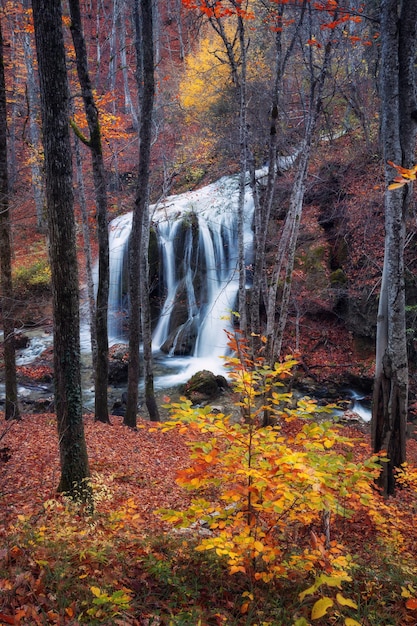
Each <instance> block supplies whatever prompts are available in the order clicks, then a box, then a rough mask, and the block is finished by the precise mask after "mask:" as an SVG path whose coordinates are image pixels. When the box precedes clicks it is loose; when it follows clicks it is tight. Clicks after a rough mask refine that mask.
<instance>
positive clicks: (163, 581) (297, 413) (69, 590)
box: [0, 336, 417, 626]
mask: <svg viewBox="0 0 417 626" xmlns="http://www.w3.org/2000/svg"><path fill="white" fill-rule="evenodd" d="M231 342H232V346H231V347H232V348H233V350H234V354H235V355H236V356H234V357H233V358H231V359H230V360H229V368H230V377H231V380H232V384H233V387H234V393H235V398H236V405H237V406H238V407H239V409H240V412H241V419H236V418H235V419H233V420H232V418H230V417H229V416H227V415H223V414H222V413H219V412H216V413H215V412H212V411H211V409H210V408H208V407H203V408H201V407H200V408H199V407H193V406H192V405H191V404H190V403H189V402H188V401H186V400H185V399H181V400H180V401H179V402H178V403H175V404H172V405H171V412H172V419H171V420H170V421H169V422H166V423H164V424H162V425H161V426H159V425H156V426H155V430H154V433H156V434H157V435H158V436H160V437H164V436H166V435H165V434H164V433H165V432H166V431H169V430H172V429H175V430H178V431H179V432H182V433H184V438H185V440H186V441H187V442H188V445H189V447H190V464H189V467H188V468H186V469H184V470H182V471H181V472H179V473H178V477H177V479H178V481H179V482H180V484H181V485H182V486H183V487H184V489H185V490H188V491H190V492H191V493H193V495H194V498H193V499H192V501H191V504H190V506H189V507H188V508H185V509H184V510H159V511H157V512H155V514H156V515H158V516H159V517H161V518H163V520H164V521H163V522H161V532H160V534H159V535H155V534H152V533H148V532H146V528H144V527H143V524H142V523H141V520H140V516H139V514H138V503H137V502H136V501H135V499H134V498H132V497H130V498H128V499H126V501H125V502H124V503H123V504H122V505H120V506H118V507H117V508H115V506H114V504H113V500H112V499H113V496H112V490H111V487H110V486H108V485H106V484H105V481H103V480H102V479H101V477H100V475H96V476H93V478H92V490H93V494H94V499H95V507H94V512H93V513H92V512H91V511H89V510H86V509H85V508H84V509H83V507H82V506H80V505H78V504H75V503H74V502H72V501H71V500H69V499H67V498H65V497H63V496H59V497H57V498H52V499H50V500H48V501H46V502H44V503H43V506H42V507H41V509H40V510H39V511H37V513H36V514H34V513H31V514H28V515H20V516H18V517H17V518H16V519H14V520H13V522H12V523H10V525H9V527H8V529H7V534H4V536H3V539H4V542H3V546H2V547H1V548H0V624H22V625H25V624H31V625H32V624H59V625H65V624H68V625H72V626H74V625H76V624H91V625H95V624H108V625H112V624H114V625H117V624H124V625H129V624H131V625H139V626H149V625H152V624H153V625H155V626H156V625H166V626H171V625H172V626H175V625H187V626H194V625H200V626H211V625H221V624H228V625H231V626H234V625H236V626H238V625H239V626H245V625H252V626H256V625H258V626H308V625H310V624H317V625H318V626H325V625H328V624H344V625H345V626H357V625H358V624H359V625H372V626H382V625H383V626H390V625H391V624H392V626H400V625H404V626H405V625H406V624H415V623H417V619H416V617H417V570H416V568H415V566H414V552H413V550H414V543H415V541H414V539H415V532H414V511H415V508H416V504H417V495H416V494H417V473H416V470H414V469H413V468H409V467H405V468H404V470H403V472H402V473H401V475H400V476H399V480H398V482H399V484H401V486H402V490H401V492H400V494H399V496H398V498H397V499H395V500H394V499H392V500H385V501H384V500H383V499H382V498H381V497H380V495H379V493H378V492H377V491H376V489H375V487H374V484H375V483H374V479H375V477H376V475H377V473H378V471H379V468H380V462H381V459H380V458H377V457H374V456H371V455H369V451H368V447H367V446H366V445H365V444H364V442H363V439H359V438H357V439H352V436H348V435H346V434H343V431H342V429H341V428H340V427H339V425H338V424H335V423H334V421H333V419H331V418H330V414H329V413H328V412H327V411H326V410H325V409H320V408H319V407H317V405H316V404H315V403H314V402H312V401H310V400H308V399H303V400H297V399H296V398H294V396H293V395H292V394H288V393H286V392H285V389H284V383H285V380H286V378H288V376H290V374H291V368H292V367H293V365H294V362H293V361H292V360H288V361H286V362H284V363H281V364H277V365H276V366H274V367H273V368H270V367H268V366H267V365H266V364H265V362H264V361H263V360H262V358H258V359H257V360H256V361H253V360H251V359H250V358H249V356H248V353H247V351H246V347H245V343H244V342H242V341H241V340H240V339H239V337H238V336H237V337H235V338H233V337H231ZM265 414H266V415H267V417H268V419H267V422H268V424H269V425H268V426H263V423H264V421H265ZM0 487H1V486H0ZM3 493H4V494H5V493H6V490H4V491H3ZM7 493H8V494H9V496H8V497H10V493H11V492H10V490H9V491H7ZM4 498H5V496H2V490H1V488H0V501H1V500H4ZM167 524H168V526H167ZM164 528H165V531H164Z"/></svg>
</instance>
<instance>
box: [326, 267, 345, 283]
mask: <svg viewBox="0 0 417 626" xmlns="http://www.w3.org/2000/svg"><path fill="white" fill-rule="evenodd" d="M346 283H347V277H346V274H345V273H344V271H343V270H342V269H340V268H339V269H337V270H335V271H334V272H332V273H331V274H330V284H331V286H332V287H343V286H344V285H346Z"/></svg>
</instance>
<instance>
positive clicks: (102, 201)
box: [69, 0, 110, 423]
mask: <svg viewBox="0 0 417 626" xmlns="http://www.w3.org/2000/svg"><path fill="white" fill-rule="evenodd" d="M69 7H70V13H71V34H72V39H73V42H74V49H75V54H76V62H77V73H78V80H79V81H80V85H81V91H82V96H83V101H84V109H85V115H86V118H87V124H88V130H89V133H90V138H89V140H88V141H87V145H88V146H89V148H90V150H91V158H92V164H93V179H94V190H95V196H96V208H97V237H98V282H97V297H96V310H95V329H94V332H95V339H96V340H95V348H96V350H97V354H96V355H95V356H96V358H95V359H94V361H95V362H94V366H95V367H94V370H95V371H94V376H95V399H94V403H95V406H94V414H95V419H96V420H98V421H100V422H105V423H110V419H109V410H108V399H107V386H108V377H109V344H108V328H107V316H108V300H109V280H110V269H109V263H110V261H109V232H108V217H107V213H108V211H107V192H106V173H105V168H104V159H103V149H102V144H101V132H100V121H99V117H98V111H97V107H96V105H95V101H94V94H93V87H92V84H91V80H90V74H89V71H88V58H87V48H86V45H85V39H84V34H83V29H82V22H81V12H80V3H79V0H69Z"/></svg>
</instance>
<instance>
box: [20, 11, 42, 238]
mask: <svg viewBox="0 0 417 626" xmlns="http://www.w3.org/2000/svg"><path fill="white" fill-rule="evenodd" d="M29 4H30V3H29V1H28V0H25V3H24V6H25V8H26V9H28V8H29ZM22 36H23V50H24V55H25V65H26V74H27V79H26V98H27V106H28V117H29V136H30V149H31V153H32V158H31V160H30V168H31V171H32V186H33V194H34V197H35V205H36V222H37V227H38V229H39V230H40V231H41V232H43V231H44V230H45V228H46V215H45V209H46V200H45V181H44V176H43V172H42V167H41V162H40V158H39V151H40V146H41V137H40V128H39V126H38V122H37V119H36V117H37V115H38V113H39V103H38V89H37V85H36V80H35V72H34V68H33V50H32V43H31V36H30V32H29V31H28V29H24V32H23V35H22Z"/></svg>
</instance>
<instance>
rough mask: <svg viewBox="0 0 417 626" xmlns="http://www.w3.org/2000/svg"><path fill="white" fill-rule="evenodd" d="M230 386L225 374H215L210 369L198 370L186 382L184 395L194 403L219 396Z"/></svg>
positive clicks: (207, 400)
mask: <svg viewBox="0 0 417 626" xmlns="http://www.w3.org/2000/svg"><path fill="white" fill-rule="evenodd" d="M227 387H228V382H227V380H226V378H225V377H224V376H219V375H216V374H213V372H210V371H209V370H201V371H199V372H196V373H195V374H194V375H193V376H192V377H191V378H190V380H189V381H188V382H187V383H186V385H185V389H184V395H185V396H186V397H187V398H189V399H190V400H191V401H192V402H193V403H194V404H197V403H201V402H209V401H210V400H213V399H215V398H217V397H218V396H219V395H220V393H221V392H222V390H223V389H226V388H227Z"/></svg>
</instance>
